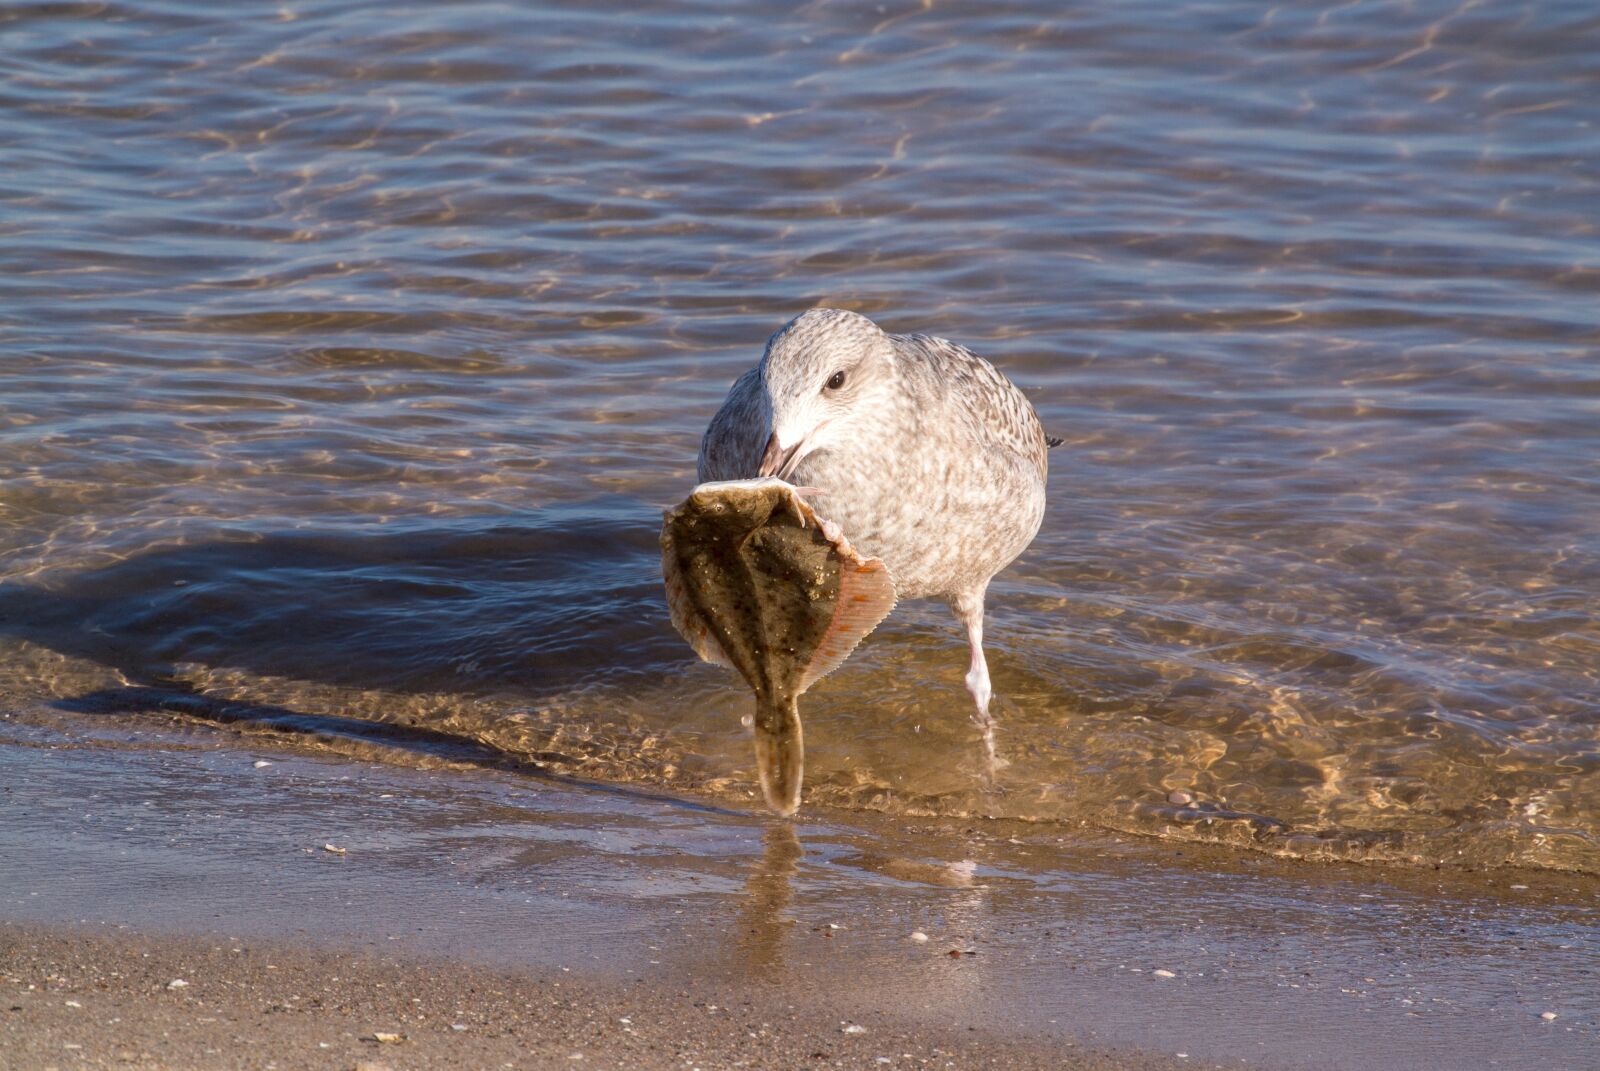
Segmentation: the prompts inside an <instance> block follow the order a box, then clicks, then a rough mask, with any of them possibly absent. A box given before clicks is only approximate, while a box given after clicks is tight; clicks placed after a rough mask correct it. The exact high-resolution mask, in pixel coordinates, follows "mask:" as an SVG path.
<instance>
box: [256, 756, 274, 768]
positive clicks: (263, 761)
mask: <svg viewBox="0 0 1600 1071" xmlns="http://www.w3.org/2000/svg"><path fill="white" fill-rule="evenodd" d="M271 765H272V763H270V762H268V761H267V760H266V759H257V760H256V769H258V770H260V769H262V768H263V767H267V766H271Z"/></svg>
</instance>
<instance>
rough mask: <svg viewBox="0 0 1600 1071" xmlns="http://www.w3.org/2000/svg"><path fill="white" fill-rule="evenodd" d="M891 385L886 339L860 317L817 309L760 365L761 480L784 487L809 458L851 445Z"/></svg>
mask: <svg viewBox="0 0 1600 1071" xmlns="http://www.w3.org/2000/svg"><path fill="white" fill-rule="evenodd" d="M893 380H894V350H893V348H892V346H891V345H890V343H889V336H887V335H885V334H884V333H883V329H882V328H880V327H879V326H878V325H877V324H875V323H873V322H872V321H871V320H869V319H867V318H866V317H865V316H862V315H861V314H860V313H855V312H846V311H845V310H843V309H812V310H811V311H809V312H806V313H802V314H801V315H799V316H797V317H795V318H794V319H793V320H790V321H789V322H788V323H787V324H785V325H784V326H783V328H782V329H781V330H779V331H778V333H777V334H775V335H773V336H772V337H771V338H770V339H768V340H767V352H766V353H765V354H764V355H762V358H761V384H762V387H763V388H764V390H763V399H764V401H765V403H766V407H767V414H768V419H767V429H768V433H769V434H768V438H767V449H766V453H765V454H764V455H763V456H762V458H761V469H760V475H762V476H777V477H779V478H781V479H785V480H787V479H788V478H789V476H790V474H791V473H792V472H794V469H795V466H796V465H798V464H800V462H801V461H802V460H803V459H804V458H805V457H806V455H808V454H813V453H816V452H817V451H818V450H825V449H827V448H828V447H829V446H830V445H832V444H833V443H836V442H838V441H840V440H841V439H844V438H847V437H848V435H849V432H850V431H851V430H852V428H853V427H857V426H860V425H861V423H862V422H865V421H870V420H871V419H872V418H873V416H872V410H873V409H874V408H875V407H873V406H872V405H871V402H872V401H873V400H874V399H876V398H878V397H879V396H882V395H884V394H886V393H887V392H888V391H889V390H890V389H891V388H892V386H893ZM880 419H881V414H880Z"/></svg>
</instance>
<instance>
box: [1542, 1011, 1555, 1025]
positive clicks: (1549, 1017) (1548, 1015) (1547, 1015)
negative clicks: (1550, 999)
mask: <svg viewBox="0 0 1600 1071" xmlns="http://www.w3.org/2000/svg"><path fill="white" fill-rule="evenodd" d="M1539 1018H1541V1019H1543V1020H1544V1021H1545V1022H1547V1023H1551V1022H1555V1020H1556V1013H1555V1012H1540V1013H1539Z"/></svg>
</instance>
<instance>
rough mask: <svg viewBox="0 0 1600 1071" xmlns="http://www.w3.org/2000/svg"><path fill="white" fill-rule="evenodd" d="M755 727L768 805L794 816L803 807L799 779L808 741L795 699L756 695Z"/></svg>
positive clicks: (757, 767) (761, 773) (803, 766)
mask: <svg viewBox="0 0 1600 1071" xmlns="http://www.w3.org/2000/svg"><path fill="white" fill-rule="evenodd" d="M755 728H756V772H757V773H759V774H760V775H761V793H762V795H764V796H766V798H767V806H769V807H771V808H772V809H773V810H774V811H777V812H778V813H779V814H781V815H785V816H788V815H791V814H793V813H794V812H795V811H796V810H798V809H799V807H800V780H801V777H802V776H803V774H804V770H805V743H804V740H803V738H802V736H801V732H800V708H799V707H798V706H797V705H796V701H795V698H794V697H790V698H788V699H776V698H767V697H757V699H756V726H755Z"/></svg>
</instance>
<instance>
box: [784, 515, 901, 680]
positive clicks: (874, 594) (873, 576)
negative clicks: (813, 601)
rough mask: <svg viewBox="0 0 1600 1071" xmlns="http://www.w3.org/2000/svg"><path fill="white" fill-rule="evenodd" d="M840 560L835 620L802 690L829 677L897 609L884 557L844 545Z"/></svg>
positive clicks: (814, 658)
mask: <svg viewBox="0 0 1600 1071" xmlns="http://www.w3.org/2000/svg"><path fill="white" fill-rule="evenodd" d="M842 549H843V551H844V552H845V553H842V554H841V555H840V557H841V559H842V560H841V561H840V562H839V599H838V604H837V607H836V608H835V610H834V612H833V620H832V621H831V622H829V623H828V630H827V631H826V632H825V633H823V636H822V642H820V643H819V644H817V650H816V653H815V654H813V655H812V656H811V664H810V665H808V666H807V667H806V671H805V675H804V676H803V677H801V679H800V691H802V692H803V691H805V690H806V689H807V688H809V687H811V686H812V685H813V684H815V683H816V682H817V680H818V679H820V678H822V677H826V676H827V675H828V674H830V673H832V672H833V671H834V670H836V669H838V668H839V666H840V665H841V664H842V663H843V662H844V660H845V659H846V658H849V657H850V652H851V651H854V650H855V649H856V644H858V643H860V642H861V641H862V640H863V639H865V638H866V637H867V634H868V633H870V632H871V631H872V630H873V629H875V628H877V627H878V623H879V622H880V621H882V620H883V619H884V618H886V617H888V616H889V611H890V610H893V609H894V601H895V592H894V578H893V577H891V576H890V575H889V568H888V566H886V565H884V564H883V560H882V559H881V558H861V557H858V556H857V555H856V553H855V552H854V551H852V550H851V549H850V545H849V544H848V543H846V544H844V545H843V548H842Z"/></svg>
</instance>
